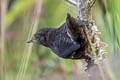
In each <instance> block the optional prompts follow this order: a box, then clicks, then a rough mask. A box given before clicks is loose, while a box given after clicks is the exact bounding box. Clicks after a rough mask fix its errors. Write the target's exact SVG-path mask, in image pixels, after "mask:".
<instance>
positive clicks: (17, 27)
mask: <svg viewBox="0 0 120 80" xmlns="http://www.w3.org/2000/svg"><path fill="white" fill-rule="evenodd" d="M36 1H37V0H14V1H13V2H12V3H11V4H12V5H11V8H10V9H9V10H8V11H7V13H6V25H7V26H6V27H7V28H6V35H7V36H6V45H5V47H6V53H5V54H6V55H5V57H6V66H7V67H6V68H7V72H6V77H7V78H6V80H15V79H16V76H17V75H18V72H19V69H20V65H21V62H22V58H23V57H25V56H24V55H25V48H26V43H25V41H26V40H27V37H28V34H29V33H31V31H30V30H31V29H32V27H31V26H32V25H33V24H32V23H33V22H32V21H33V19H34V15H35V14H34V10H33V9H34V5H36V4H35V3H36ZM103 1H104V3H105V6H106V10H107V13H106V14H105V13H104V11H103V10H102V8H101V5H98V3H96V5H95V7H94V9H93V14H94V15H93V17H94V19H95V21H96V24H97V25H98V26H99V29H100V31H101V32H102V36H100V37H101V40H103V41H105V42H107V43H108V50H107V52H108V54H107V55H108V56H107V61H106V67H107V71H108V73H109V75H110V77H111V79H113V80H117V78H118V79H119V78H120V76H119V75H118V74H119V73H120V71H118V72H117V70H116V69H115V68H113V67H114V64H113V62H112V60H113V58H116V59H118V60H119V54H120V36H119V34H120V5H119V4H120V0H103ZM9 2H10V0H9ZM42 5H43V6H42V11H41V15H40V22H39V25H38V28H39V29H40V28H45V27H59V26H60V25H61V24H63V22H65V20H66V19H65V18H66V13H67V12H69V13H71V14H72V15H73V16H74V17H76V14H75V10H74V8H73V7H72V6H70V5H68V4H67V3H66V2H65V1H64V0H43V2H42ZM118 49H119V51H118ZM26 54H27V53H26ZM115 54H116V55H117V57H116V56H115V57H114V56H113V55H115ZM115 61H116V63H115V62H114V63H115V64H116V65H118V63H119V62H118V63H117V60H115ZM110 64H111V65H112V66H111V65H110ZM75 66H78V68H80V67H81V66H82V64H81V63H79V62H77V61H72V60H63V59H60V58H58V57H57V56H56V55H55V54H53V52H52V51H51V50H50V49H48V48H46V47H43V46H39V45H36V44H34V45H33V48H32V52H31V55H30V59H29V63H28V67H27V72H26V74H25V80H33V79H35V80H40V78H41V79H42V77H46V76H48V75H52V74H59V73H60V74H62V75H64V74H68V73H73V74H74V72H72V68H73V67H75ZM118 66H120V65H118ZM117 69H119V67H117ZM78 70H79V71H78V72H83V71H81V70H83V69H78ZM115 71H116V72H115ZM117 75H118V76H117ZM80 76H81V75H80V74H79V76H77V72H75V77H80ZM68 77H69V75H68ZM61 79H62V78H61ZM68 80H71V79H69V78H68ZM83 80H84V79H83Z"/></svg>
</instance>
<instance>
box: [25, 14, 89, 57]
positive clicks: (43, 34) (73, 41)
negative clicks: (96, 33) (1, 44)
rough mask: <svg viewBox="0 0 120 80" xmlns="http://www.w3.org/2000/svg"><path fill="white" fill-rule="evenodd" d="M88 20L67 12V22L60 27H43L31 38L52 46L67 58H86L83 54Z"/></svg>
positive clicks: (54, 50) (58, 53)
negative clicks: (82, 19) (72, 15)
mask: <svg viewBox="0 0 120 80" xmlns="http://www.w3.org/2000/svg"><path fill="white" fill-rule="evenodd" d="M87 25H88V23H87V22H85V21H81V20H79V19H75V18H73V17H71V15H70V14H67V17H66V22H65V23H64V24H63V25H61V26H60V27H59V28H43V29H40V30H39V31H38V32H36V33H35V34H34V36H33V37H32V39H31V40H29V41H27V42H28V43H30V42H36V43H38V44H40V45H43V46H46V47H48V48H50V49H51V50H52V51H53V52H54V53H55V54H56V55H58V56H59V57H62V58H65V59H84V58H86V57H87V56H86V55H85V54H83V53H84V52H85V48H86V47H87V44H88V41H87V38H86V34H85V31H84V27H86V26H87Z"/></svg>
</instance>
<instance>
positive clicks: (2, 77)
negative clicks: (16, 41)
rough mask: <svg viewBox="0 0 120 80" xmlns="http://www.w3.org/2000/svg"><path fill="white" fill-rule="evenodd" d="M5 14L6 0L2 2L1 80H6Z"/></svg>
mask: <svg viewBox="0 0 120 80" xmlns="http://www.w3.org/2000/svg"><path fill="white" fill-rule="evenodd" d="M5 14H6V0H1V55H0V56H1V80H5V72H6V66H5Z"/></svg>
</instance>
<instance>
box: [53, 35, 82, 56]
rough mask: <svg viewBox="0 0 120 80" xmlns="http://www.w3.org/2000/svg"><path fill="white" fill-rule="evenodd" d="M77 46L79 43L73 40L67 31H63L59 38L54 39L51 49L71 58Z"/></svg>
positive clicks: (78, 46) (59, 54)
mask: <svg viewBox="0 0 120 80" xmlns="http://www.w3.org/2000/svg"><path fill="white" fill-rule="evenodd" d="M78 48H80V45H79V44H77V43H75V42H73V41H72V40H71V38H70V37H69V36H68V35H67V33H65V34H60V35H59V40H57V39H56V41H55V43H54V47H53V48H52V50H53V52H55V53H56V54H57V55H58V56H60V57H62V58H72V54H73V52H75V51H76V50H77V49H78Z"/></svg>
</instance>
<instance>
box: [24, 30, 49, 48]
mask: <svg viewBox="0 0 120 80" xmlns="http://www.w3.org/2000/svg"><path fill="white" fill-rule="evenodd" d="M47 35H48V29H47V28H44V29H40V30H39V31H37V32H36V33H35V34H34V35H33V36H32V38H31V39H29V40H27V41H26V42H27V43H31V42H32V43H37V44H41V45H44V46H48V44H47Z"/></svg>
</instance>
